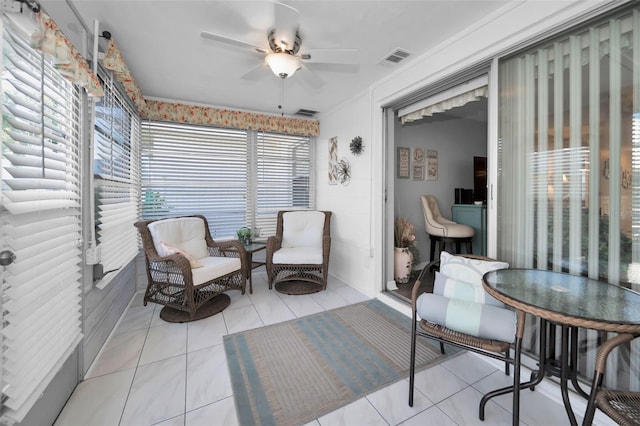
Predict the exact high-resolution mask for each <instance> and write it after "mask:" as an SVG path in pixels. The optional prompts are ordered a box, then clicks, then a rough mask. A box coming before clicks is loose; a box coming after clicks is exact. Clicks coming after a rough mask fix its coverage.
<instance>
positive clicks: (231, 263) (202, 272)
mask: <svg viewBox="0 0 640 426" xmlns="http://www.w3.org/2000/svg"><path fill="white" fill-rule="evenodd" d="M199 261H200V263H201V264H202V267H200V268H197V269H192V270H191V274H192V276H193V284H194V285H200V284H204V283H206V282H207V281H210V280H212V279H214V278H218V277H221V276H223V275H226V274H229V273H231V272H234V271H237V270H239V269H240V268H241V267H242V266H241V263H240V258H238V257H218V256H207V257H203V258H201V259H199Z"/></svg>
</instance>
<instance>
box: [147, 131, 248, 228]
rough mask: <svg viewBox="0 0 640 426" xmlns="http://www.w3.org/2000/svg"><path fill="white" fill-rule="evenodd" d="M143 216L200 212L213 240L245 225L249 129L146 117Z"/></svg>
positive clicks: (159, 216) (160, 216)
mask: <svg viewBox="0 0 640 426" xmlns="http://www.w3.org/2000/svg"><path fill="white" fill-rule="evenodd" d="M142 128H143V132H142V134H143V138H142V217H143V218H144V219H146V220H148V219H160V218H163V217H175V216H184V215H190V214H202V215H204V216H205V217H206V218H207V221H208V222H209V227H210V228H211V235H212V237H213V238H221V237H222V238H224V237H232V236H233V237H235V232H236V230H237V229H239V228H241V227H243V226H245V214H246V195H247V132H246V131H244V130H234V129H220V128H215V127H208V126H194V125H183V124H173V123H166V122H152V121H145V122H143V124H142Z"/></svg>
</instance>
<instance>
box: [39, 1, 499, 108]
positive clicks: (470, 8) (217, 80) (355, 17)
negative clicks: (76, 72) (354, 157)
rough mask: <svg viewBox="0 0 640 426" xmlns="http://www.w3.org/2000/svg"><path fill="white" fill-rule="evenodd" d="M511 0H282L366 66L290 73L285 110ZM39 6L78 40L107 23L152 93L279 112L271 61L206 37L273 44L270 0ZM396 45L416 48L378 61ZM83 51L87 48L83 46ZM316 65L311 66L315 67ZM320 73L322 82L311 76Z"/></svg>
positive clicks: (358, 81) (376, 73) (302, 28)
mask: <svg viewBox="0 0 640 426" xmlns="http://www.w3.org/2000/svg"><path fill="white" fill-rule="evenodd" d="M507 2H508V0H500V1H485V0H475V1H460V0H413V1H396V0H381V1H380V0H379V1H368V0H357V1H337V0H332V1H329V0H323V1H313V0H307V1H301V0H299V1H287V0H285V1H283V3H286V4H287V5H289V6H292V7H294V8H295V9H297V10H298V11H299V12H300V18H299V32H300V34H301V36H302V50H304V49H325V48H341V49H357V50H358V52H359V55H358V58H359V65H328V64H309V65H308V68H309V69H308V70H307V69H302V70H300V71H298V72H297V73H296V74H295V75H293V76H292V77H290V78H287V79H286V80H284V102H283V103H282V105H283V109H282V111H283V112H284V114H286V115H293V114H294V113H295V112H296V111H298V110H299V109H301V108H304V109H311V110H315V111H319V112H325V111H329V110H330V109H332V108H333V107H335V106H337V105H339V104H340V103H342V102H344V101H345V100H348V99H350V98H351V97H353V96H354V95H356V94H358V93H361V92H362V91H364V90H366V89H367V88H368V87H369V86H370V85H371V84H372V83H374V82H376V81H378V80H380V79H383V78H385V77H387V76H389V75H390V74H392V73H394V72H395V71H396V70H397V69H398V68H399V67H402V66H406V65H407V64H410V63H411V62H412V61H415V58H416V57H418V56H419V55H420V54H422V53H425V52H427V51H428V50H430V49H431V48H433V47H434V46H436V45H438V44H439V43H441V42H442V41H444V40H446V39H447V38H450V37H453V36H455V35H456V34H457V33H459V32H461V31H463V30H464V29H465V28H467V27H469V26H471V25H473V24H474V23H476V22H478V21H479V20H482V19H484V18H485V17H486V16H487V15H489V14H491V13H492V12H494V11H495V10H496V9H498V8H499V7H501V6H503V5H504V4H505V3H507ZM41 4H42V7H43V8H44V10H45V11H46V12H47V13H48V14H49V15H51V17H52V18H53V19H54V20H55V21H56V22H57V23H58V25H59V27H60V28H61V29H62V31H63V32H64V33H65V34H66V35H67V36H68V37H69V38H70V39H71V40H72V41H73V42H74V43H78V44H80V43H81V41H80V40H81V39H82V32H81V31H79V30H80V29H81V25H79V24H78V22H74V21H73V19H72V18H70V13H69V11H70V8H69V4H70V5H71V7H73V8H75V9H76V10H77V11H78V12H79V13H80V15H81V17H82V20H83V21H84V23H85V24H86V25H87V26H88V27H89V28H91V29H92V28H93V22H94V20H98V21H99V23H100V32H101V31H104V30H107V31H109V32H111V34H112V35H113V38H114V40H115V42H116V44H117V45H118V47H119V48H120V50H121V51H122V54H123V56H124V59H125V61H126V62H127V64H128V65H129V68H130V69H131V72H132V74H133V76H134V78H135V80H136V82H137V83H138V85H139V86H140V89H141V90H142V93H143V94H144V96H145V97H148V98H155V99H167V100H177V101H183V102H188V103H197V104H206V105H214V106H221V107H226V108H233V109H244V110H251V111H259V112H265V113H280V110H279V109H278V108H277V106H278V104H280V96H281V95H280V89H281V87H280V86H281V79H280V78H278V77H276V76H275V75H274V74H272V73H271V71H270V70H269V69H268V68H266V66H265V67H264V69H263V71H262V72H261V73H258V75H259V78H258V79H255V80H248V79H246V78H242V76H243V75H244V74H246V73H247V72H249V71H251V70H252V69H254V68H255V67H257V66H260V64H263V62H264V61H263V59H262V57H261V56H260V55H257V54H252V53H248V51H246V50H242V49H237V48H234V47H231V46H228V45H223V44H220V43H216V42H214V41H211V40H206V39H203V38H202V37H201V36H200V32H201V31H209V32H213V33H217V34H220V35H225V36H228V37H231V38H234V39H238V40H242V41H246V42H248V43H251V44H254V45H257V46H267V30H268V29H269V28H271V27H272V26H273V24H274V6H273V2H270V1H242V0H236V1H194V0H180V1H178V0H173V1H168V0H156V1H144V0H115V1H114V0H42V1H41ZM397 48H402V49H405V50H408V51H410V52H412V55H411V56H410V57H409V58H408V59H407V60H405V61H404V62H402V63H401V64H399V65H391V64H381V61H382V60H383V58H385V57H386V56H387V55H388V54H390V53H391V52H392V51H394V50H395V49H397ZM80 49H82V48H81V47H80ZM311 70H312V71H311ZM310 72H313V73H314V76H315V77H317V78H319V79H321V80H322V81H323V82H324V84H323V85H322V87H320V88H319V89H316V88H313V87H311V86H310V85H309V84H307V83H306V81H307V79H308V77H309V76H308V74H307V75H305V74H306V73H310Z"/></svg>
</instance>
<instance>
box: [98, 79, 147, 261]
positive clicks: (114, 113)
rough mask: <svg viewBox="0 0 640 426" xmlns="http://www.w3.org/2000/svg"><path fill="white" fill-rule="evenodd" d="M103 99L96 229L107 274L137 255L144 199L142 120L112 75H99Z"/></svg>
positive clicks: (100, 118)
mask: <svg viewBox="0 0 640 426" xmlns="http://www.w3.org/2000/svg"><path fill="white" fill-rule="evenodd" d="M99 77H100V78H101V80H102V82H103V88H104V91H105V96H104V97H103V98H102V99H101V100H100V102H98V103H97V104H96V110H95V114H96V119H95V153H94V175H95V181H94V183H95V199H96V205H97V208H96V213H95V214H96V228H97V231H98V243H99V245H100V247H101V254H102V258H101V263H102V267H103V270H104V272H105V273H107V272H110V271H116V270H118V269H120V268H122V267H123V266H125V265H127V263H129V261H131V260H132V259H133V258H134V257H135V256H136V255H137V254H138V249H139V247H138V236H137V231H136V229H135V227H134V226H133V224H134V223H135V222H136V221H137V220H138V217H139V214H138V200H139V198H140V156H139V154H140V151H139V150H140V119H139V118H138V114H137V112H136V111H135V110H134V108H133V107H132V106H131V105H130V104H129V103H128V102H127V101H125V98H124V96H125V95H123V94H122V93H121V92H120V91H119V90H118V87H117V85H116V83H115V81H114V79H113V78H112V75H111V73H110V72H102V70H100V73H99Z"/></svg>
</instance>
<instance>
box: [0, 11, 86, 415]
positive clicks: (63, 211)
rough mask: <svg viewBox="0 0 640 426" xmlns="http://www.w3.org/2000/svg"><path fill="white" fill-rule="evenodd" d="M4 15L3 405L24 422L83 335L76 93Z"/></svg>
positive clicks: (0, 218) (0, 219)
mask: <svg viewBox="0 0 640 426" xmlns="http://www.w3.org/2000/svg"><path fill="white" fill-rule="evenodd" d="M25 38H26V37H25V36H23V35H21V34H20V33H19V32H18V30H17V29H16V28H14V27H13V25H12V24H11V22H10V20H9V19H7V18H6V17H5V18H3V62H2V68H3V74H2V113H3V122H2V124H3V130H4V135H3V145H2V193H3V197H2V198H1V204H0V213H1V214H0V223H1V224H2V227H1V230H0V232H1V237H2V239H1V242H2V246H3V249H9V250H11V251H13V252H14V254H15V256H16V259H15V261H14V263H12V264H11V265H9V266H6V267H5V268H4V273H3V274H2V321H3V327H2V331H1V337H2V355H3V356H2V359H1V362H2V376H1V377H2V384H1V385H2V412H1V418H0V423H2V424H11V423H14V422H19V421H21V419H23V418H24V416H25V415H26V414H27V412H28V411H29V409H30V408H31V407H32V406H33V404H34V403H35V402H36V400H37V399H38V398H39V397H40V395H41V394H42V392H43V391H44V389H45V387H46V386H47V385H48V384H49V383H50V381H51V379H52V378H53V377H54V375H55V374H56V373H57V372H58V371H59V369H60V367H61V366H62V364H63V363H64V362H65V360H66V359H67V358H68V356H69V355H70V354H71V352H72V351H73V350H74V349H75V347H76V346H77V345H78V343H79V342H80V340H81V338H82V334H81V304H80V303H81V287H80V279H81V269H80V266H81V249H80V239H81V234H80V232H81V224H80V188H79V187H80V167H79V162H80V158H79V137H78V129H77V127H76V126H77V123H78V122H79V117H78V112H79V105H80V93H79V90H78V89H77V88H75V87H73V86H72V84H71V83H69V82H68V81H67V80H65V79H64V78H62V77H61V76H60V74H59V73H58V72H57V71H56V70H55V69H54V68H53V66H52V64H51V61H50V60H48V59H47V58H43V56H42V55H41V54H40V53H38V52H36V51H34V50H33V49H31V47H30V46H29V43H28V42H27V41H25Z"/></svg>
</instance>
